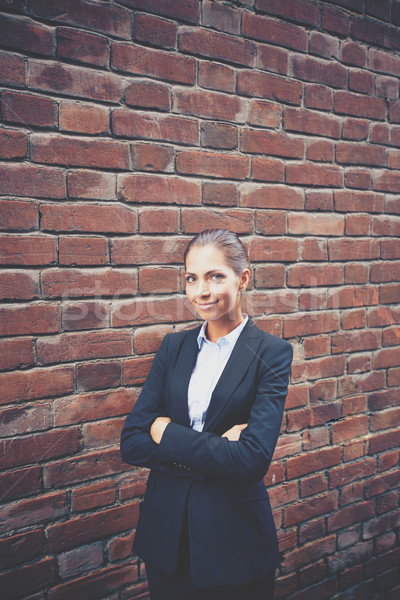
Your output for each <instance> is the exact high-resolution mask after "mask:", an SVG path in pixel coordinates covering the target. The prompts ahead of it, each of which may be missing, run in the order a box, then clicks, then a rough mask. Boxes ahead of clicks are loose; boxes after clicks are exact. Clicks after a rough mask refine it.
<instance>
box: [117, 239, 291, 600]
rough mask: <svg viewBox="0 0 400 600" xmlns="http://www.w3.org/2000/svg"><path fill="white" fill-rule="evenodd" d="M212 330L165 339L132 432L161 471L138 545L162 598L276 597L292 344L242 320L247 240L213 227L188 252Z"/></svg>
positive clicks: (139, 458) (195, 294) (152, 484)
mask: <svg viewBox="0 0 400 600" xmlns="http://www.w3.org/2000/svg"><path fill="white" fill-rule="evenodd" d="M184 262H185V278H186V294H187V296H188V299H189V300H190V302H191V303H192V305H193V307H194V308H195V310H196V312H197V313H198V314H199V315H200V317H201V318H202V319H204V323H203V325H202V326H200V327H197V328H196V329H191V330H188V331H181V332H178V333H172V334H168V335H166V336H165V338H164V339H163V342H162V344H161V347H160V349H159V351H158V352H157V354H156V356H155V358H154V361H153V365H152V368H151V371H150V373H149V375H148V377H147V380H146V383H145V385H144V387H143V391H142V393H141V395H140V397H139V399H138V400H137V402H136V404H135V406H134V408H133V410H132V412H131V414H130V415H129V417H128V418H127V420H126V423H125V426H124V429H123V431H122V436H121V454H122V457H123V459H124V461H126V462H128V463H130V464H134V465H137V466H145V467H149V468H150V469H151V471H150V475H149V478H148V482H147V490H146V494H145V498H144V501H143V504H142V507H141V513H140V519H139V524H138V527H137V530H136V536H135V541H134V545H133V550H134V552H135V553H136V554H137V555H138V556H140V557H141V558H142V559H143V560H144V561H145V563H146V570H147V576H148V582H149V589H150V595H151V598H152V600H169V599H171V600H179V599H182V600H192V599H199V600H200V599H204V600H205V599H207V600H213V599H215V600H217V599H218V600H221V599H224V598H229V599H230V600H232V599H236V598H237V599H239V598H251V599H252V600H258V599H260V600H261V599H263V600H268V599H271V598H272V597H273V586H274V571H275V569H276V567H277V566H278V564H279V557H278V543H277V536H276V530H275V526H274V522H273V518H272V513H271V508H270V504H269V500H268V493H267V491H266V489H265V486H264V484H263V477H264V475H265V474H266V472H267V470H268V467H269V464H270V462H271V459H272V455H273V452H274V448H275V444H276V441H277V438H278V435H279V430H280V426H281V421H282V413H283V407H284V402H285V398H286V394H287V386H288V379H289V372H290V365H291V361H292V354H293V352H292V347H291V346H290V344H289V343H288V342H286V341H284V340H281V339H280V338H277V337H275V336H272V335H269V334H267V333H265V332H263V331H261V330H260V329H258V327H257V326H256V325H255V324H254V323H253V322H252V321H251V320H250V319H249V318H248V316H247V315H244V314H243V313H242V309H241V302H240V300H241V293H242V292H244V290H245V289H246V287H247V285H248V283H249V278H250V269H249V263H248V258H247V254H246V251H245V248H244V246H243V244H242V243H241V241H240V240H239V238H238V237H237V236H236V235H235V234H234V233H232V232H230V231H227V230H224V229H211V230H206V231H203V232H201V233H200V234H198V235H197V236H196V237H195V238H193V239H192V240H191V241H190V242H189V244H188V247H187V249H186V251H185V255H184Z"/></svg>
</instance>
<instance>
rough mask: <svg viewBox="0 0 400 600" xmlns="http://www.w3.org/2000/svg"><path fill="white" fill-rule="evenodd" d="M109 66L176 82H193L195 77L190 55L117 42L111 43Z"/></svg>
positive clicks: (193, 64)
mask: <svg viewBox="0 0 400 600" xmlns="http://www.w3.org/2000/svg"><path fill="white" fill-rule="evenodd" d="M111 66H112V67H113V68H114V69H116V70H118V71H124V72H127V73H133V74H134V75H145V76H146V77H148V76H150V77H151V76H153V77H155V78H157V79H165V80H167V81H174V82H176V83H189V84H194V82H195V78H196V73H195V60H194V59H193V58H191V57H190V56H182V55H179V54H173V53H171V52H164V51H162V50H155V49H151V48H144V47H142V46H136V45H133V44H122V43H119V42H114V43H113V45H112V54H111Z"/></svg>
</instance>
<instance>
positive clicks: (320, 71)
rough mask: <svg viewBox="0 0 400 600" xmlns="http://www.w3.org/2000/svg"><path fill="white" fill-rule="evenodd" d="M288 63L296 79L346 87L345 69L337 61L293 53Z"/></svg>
mask: <svg viewBox="0 0 400 600" xmlns="http://www.w3.org/2000/svg"><path fill="white" fill-rule="evenodd" d="M290 64H291V70H292V73H293V75H294V77H296V78H298V79H302V80H304V81H312V82H316V83H324V84H325V85H329V86H332V87H335V88H345V87H346V83H347V71H346V69H345V68H344V67H343V66H342V65H340V64H338V63H335V62H328V61H324V60H320V59H317V58H313V57H311V56H301V55H293V56H292V57H291V60H290Z"/></svg>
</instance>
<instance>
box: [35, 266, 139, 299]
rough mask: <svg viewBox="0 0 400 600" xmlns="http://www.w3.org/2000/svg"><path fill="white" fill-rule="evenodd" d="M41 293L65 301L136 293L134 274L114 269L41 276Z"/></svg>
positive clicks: (49, 272) (68, 270)
mask: <svg viewBox="0 0 400 600" xmlns="http://www.w3.org/2000/svg"><path fill="white" fill-rule="evenodd" d="M42 288H43V293H44V294H45V295H46V296H47V297H51V298H57V297H59V296H62V297H63V298H64V300H65V299H67V298H74V297H80V296H99V295H102V296H114V295H117V296H121V295H131V294H135V293H136V288H137V286H136V273H135V272H132V271H131V272H127V271H118V270H116V269H101V270H96V271H92V270H89V269H87V270H83V269H81V270H79V269H57V270H52V271H46V272H45V273H43V275H42Z"/></svg>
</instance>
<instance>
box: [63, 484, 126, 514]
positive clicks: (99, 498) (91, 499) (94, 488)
mask: <svg viewBox="0 0 400 600" xmlns="http://www.w3.org/2000/svg"><path fill="white" fill-rule="evenodd" d="M115 495H116V490H115V483H113V482H112V481H104V482H103V481H101V482H98V483H93V484H91V485H85V486H84V487H81V488H78V489H75V490H73V492H72V494H71V509H72V510H73V511H74V512H82V511H87V510H90V509H93V508H98V507H99V506H106V505H107V504H113V502H114V501H115Z"/></svg>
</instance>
